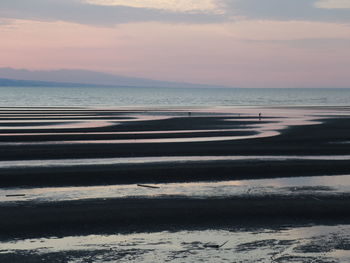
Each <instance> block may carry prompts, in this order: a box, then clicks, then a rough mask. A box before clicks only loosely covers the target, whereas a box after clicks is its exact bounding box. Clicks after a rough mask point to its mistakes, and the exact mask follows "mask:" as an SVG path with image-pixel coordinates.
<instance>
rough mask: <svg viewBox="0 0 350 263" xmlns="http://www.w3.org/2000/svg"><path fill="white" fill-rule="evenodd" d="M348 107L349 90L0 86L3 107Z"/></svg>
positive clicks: (0, 103) (0, 100)
mask: <svg viewBox="0 0 350 263" xmlns="http://www.w3.org/2000/svg"><path fill="white" fill-rule="evenodd" d="M288 105H290V106H348V105H350V88H349V89H339V88H327V89H325V88H322V89H321V88H308V89H306V88H283V89H282V88H158V87H157V88H153V87H0V107H48V106H55V107H56V106H57V107H59V106H62V107H73V106H74V107H75V106H76V107H120V106H129V107H130V106H135V107H136V106H137V107H142V106H148V107H150V106H152V107H158V106H159V107H163V106H200V107H202V106H288Z"/></svg>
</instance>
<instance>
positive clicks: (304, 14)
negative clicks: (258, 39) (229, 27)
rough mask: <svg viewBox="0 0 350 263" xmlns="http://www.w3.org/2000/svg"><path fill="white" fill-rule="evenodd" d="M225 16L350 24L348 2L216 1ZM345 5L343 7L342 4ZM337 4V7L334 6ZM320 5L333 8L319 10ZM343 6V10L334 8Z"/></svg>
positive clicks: (333, 0)
mask: <svg viewBox="0 0 350 263" xmlns="http://www.w3.org/2000/svg"><path fill="white" fill-rule="evenodd" d="M218 1H220V3H221V7H222V8H223V9H224V10H226V14H227V15H228V14H230V15H231V17H232V16H243V17H245V18H246V19H266V20H281V21H288V20H289V21H291V20H303V21H320V22H341V23H344V22H345V23H348V22H350V10H349V9H345V6H348V5H349V0H218ZM345 1H346V3H347V5H345V4H344V3H345ZM336 3H338V5H336ZM320 4H321V6H322V4H327V5H328V6H331V5H333V7H334V8H332V9H331V8H327V9H325V8H320V7H321V6H320ZM335 6H338V7H340V6H343V7H344V8H335Z"/></svg>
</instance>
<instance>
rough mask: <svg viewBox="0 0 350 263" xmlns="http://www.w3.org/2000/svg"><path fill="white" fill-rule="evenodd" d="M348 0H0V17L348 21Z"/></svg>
mask: <svg viewBox="0 0 350 263" xmlns="http://www.w3.org/2000/svg"><path fill="white" fill-rule="evenodd" d="M349 5H350V4H349V0H25V1H23V0H1V1H0V19H1V18H7V19H27V20H38V21H65V22H72V23H78V24H88V25H107V26H110V25H116V24H121V23H131V22H165V23H194V24H203V23H205V24H209V23H220V22H230V21H237V20H240V19H242V18H243V19H248V20H277V21H292V20H293V21H318V22H336V23H349V22H350V8H349Z"/></svg>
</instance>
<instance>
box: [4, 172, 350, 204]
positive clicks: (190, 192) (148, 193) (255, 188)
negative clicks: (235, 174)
mask: <svg viewBox="0 0 350 263" xmlns="http://www.w3.org/2000/svg"><path fill="white" fill-rule="evenodd" d="M152 186H156V187H159V188H147V187H146V188H145V187H139V186H137V185H136V184H132V185H108V186H88V187H45V188H2V189H0V204H5V203H8V202H19V201H20V202H51V201H68V200H84V199H94V198H162V197H174V196H177V197H191V198H208V197H232V196H264V195H288V196H292V195H300V194H303V195H305V194H312V195H317V196H319V197H320V198H322V196H323V195H341V194H343V193H349V192H350V175H342V176H315V177H299V178H276V179H262V180H242V181H224V182H202V183H171V184H152ZM16 194H25V196H8V195H16ZM6 195H7V196H6Z"/></svg>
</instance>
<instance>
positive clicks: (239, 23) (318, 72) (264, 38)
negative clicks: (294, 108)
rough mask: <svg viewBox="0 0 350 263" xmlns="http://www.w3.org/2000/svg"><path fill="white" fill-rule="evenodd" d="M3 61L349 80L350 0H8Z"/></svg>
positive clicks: (279, 80) (0, 43)
mask: <svg viewBox="0 0 350 263" xmlns="http://www.w3.org/2000/svg"><path fill="white" fill-rule="evenodd" d="M0 67H12V68H25V69H30V70H56V69H86V70H94V71H100V72H106V73H113V74H118V75H125V76H134V77H143V78H151V79H158V80H165V81H177V82H191V83H203V84H212V85H225V86H232V87H252V88H257V87H258V88H259V87H281V88H290V87H335V88H336V87H339V88H350V0H25V1H23V0H1V1H0Z"/></svg>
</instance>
